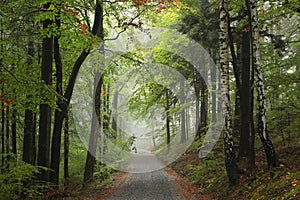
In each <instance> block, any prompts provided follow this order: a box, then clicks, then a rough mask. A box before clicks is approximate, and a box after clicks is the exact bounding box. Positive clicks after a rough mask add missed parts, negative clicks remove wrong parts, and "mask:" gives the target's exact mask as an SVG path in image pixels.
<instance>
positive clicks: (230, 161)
mask: <svg viewBox="0 0 300 200" xmlns="http://www.w3.org/2000/svg"><path fill="white" fill-rule="evenodd" d="M228 18H229V16H228V1H227V0H222V1H221V11H220V38H219V40H220V66H221V84H222V100H223V112H224V117H225V127H224V150H225V167H226V172H227V176H228V179H229V184H230V185H231V186H234V185H238V184H239V174H238V168H237V165H236V158H235V152H234V144H233V136H232V124H231V123H232V122H231V121H232V119H231V109H230V98H229V63H228Z"/></svg>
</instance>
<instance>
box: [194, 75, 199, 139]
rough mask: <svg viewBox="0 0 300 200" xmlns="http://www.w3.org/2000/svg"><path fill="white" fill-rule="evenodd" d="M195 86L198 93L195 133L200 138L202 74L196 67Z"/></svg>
mask: <svg viewBox="0 0 300 200" xmlns="http://www.w3.org/2000/svg"><path fill="white" fill-rule="evenodd" d="M193 74H194V88H195V93H196V95H195V96H196V100H195V101H196V105H195V106H196V113H195V114H196V125H195V134H196V138H197V139H199V138H200V129H201V124H200V74H199V73H198V71H197V70H196V69H195V70H194V73H193Z"/></svg>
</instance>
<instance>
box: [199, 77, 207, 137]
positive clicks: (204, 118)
mask: <svg viewBox="0 0 300 200" xmlns="http://www.w3.org/2000/svg"><path fill="white" fill-rule="evenodd" d="M204 76H206V75H205V74H204ZM200 84H201V97H200V98H201V114H200V127H201V129H200V135H205V134H206V131H207V116H208V90H207V85H206V83H205V81H204V80H203V78H202V77H201V81H200Z"/></svg>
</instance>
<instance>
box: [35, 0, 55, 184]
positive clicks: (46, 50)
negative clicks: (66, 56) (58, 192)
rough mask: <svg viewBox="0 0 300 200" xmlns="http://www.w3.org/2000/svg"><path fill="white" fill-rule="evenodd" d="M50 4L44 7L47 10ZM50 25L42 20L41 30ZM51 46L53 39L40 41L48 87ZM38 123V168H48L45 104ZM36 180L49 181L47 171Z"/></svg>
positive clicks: (48, 109)
mask: <svg viewBox="0 0 300 200" xmlns="http://www.w3.org/2000/svg"><path fill="white" fill-rule="evenodd" d="M49 6H50V3H48V4H46V5H44V9H45V10H48V8H49ZM51 24H52V21H51V20H49V19H46V20H44V22H43V29H47V28H48V27H49V26H50V25H51ZM52 46H53V38H52V36H51V37H48V38H43V41H42V76H41V80H42V81H44V83H45V84H46V85H47V86H49V85H51V82H52ZM39 119H40V121H39V149H38V163H37V164H38V166H42V167H46V168H49V166H50V156H49V154H50V132H51V107H50V106H49V105H47V104H41V105H40V118H39ZM38 179H39V180H42V181H48V180H49V171H47V170H41V173H40V174H39V175H38Z"/></svg>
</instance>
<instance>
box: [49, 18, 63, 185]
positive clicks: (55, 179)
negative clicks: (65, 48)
mask: <svg viewBox="0 0 300 200" xmlns="http://www.w3.org/2000/svg"><path fill="white" fill-rule="evenodd" d="M55 23H56V26H57V28H58V30H59V29H60V19H59V16H56V17H55ZM58 40H59V38H58V37H57V36H55V37H54V61H55V67H56V93H57V94H59V95H63V91H62V90H63V89H62V81H63V80H62V61H61V57H60V46H59V42H58ZM61 101H63V100H61V99H60V97H57V100H56V105H57V107H59V105H60V104H62V103H61ZM60 113H61V111H60V110H58V109H56V110H55V115H54V129H53V136H52V145H51V166H50V168H51V171H50V181H51V182H52V183H54V184H55V185H58V183H59V163H60V146H61V130H62V123H60V122H61V121H63V120H64V116H63V115H61V114H60Z"/></svg>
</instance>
